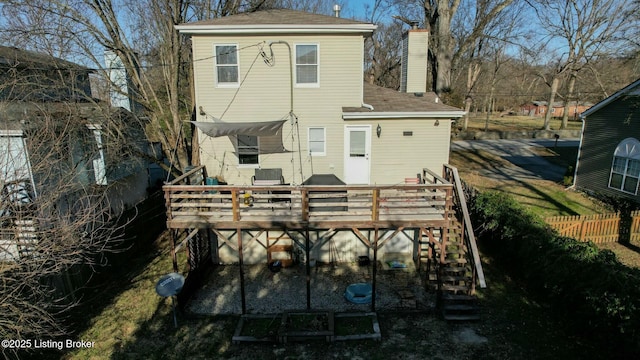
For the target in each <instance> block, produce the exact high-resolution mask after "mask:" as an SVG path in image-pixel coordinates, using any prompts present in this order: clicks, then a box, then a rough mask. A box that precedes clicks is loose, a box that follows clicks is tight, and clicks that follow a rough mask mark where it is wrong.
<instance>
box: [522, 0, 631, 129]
mask: <svg viewBox="0 0 640 360" xmlns="http://www.w3.org/2000/svg"><path fill="white" fill-rule="evenodd" d="M529 3H530V4H531V6H532V7H533V9H534V10H535V13H536V15H537V17H538V19H539V21H541V26H540V29H542V30H543V31H544V35H545V36H546V39H547V40H548V41H547V42H546V47H547V48H550V47H553V48H555V49H553V50H552V51H550V52H548V53H550V54H555V56H554V59H553V60H551V62H552V63H553V70H552V72H551V73H550V74H549V77H547V80H546V81H547V83H548V84H549V87H550V91H549V100H548V103H549V109H552V107H553V103H554V102H555V99H556V95H557V93H558V88H559V85H560V79H561V77H562V76H564V75H565V74H566V76H567V77H568V85H567V93H566V96H565V112H564V115H563V119H562V125H561V128H563V129H564V128H566V126H567V119H568V111H567V110H568V104H569V103H570V102H571V101H574V91H575V82H576V79H577V77H578V74H579V72H580V71H582V70H583V69H584V68H585V66H587V64H589V63H590V62H592V61H593V60H594V59H595V58H597V57H598V56H601V55H603V54H605V53H606V52H609V51H612V50H613V49H614V48H615V47H617V46H620V45H621V42H620V40H621V38H623V37H624V34H625V32H626V31H627V30H629V26H630V25H631V24H632V23H631V21H632V17H631V13H630V10H629V6H630V4H631V3H630V1H627V0H572V1H564V0H532V1H529ZM551 116H552V112H551V111H547V113H546V115H545V122H544V129H545V130H549V128H550V120H551Z"/></svg>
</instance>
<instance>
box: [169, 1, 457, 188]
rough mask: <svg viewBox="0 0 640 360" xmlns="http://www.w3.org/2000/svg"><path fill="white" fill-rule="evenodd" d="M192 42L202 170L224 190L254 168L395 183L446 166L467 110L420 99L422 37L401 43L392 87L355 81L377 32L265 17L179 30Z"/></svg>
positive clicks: (291, 178)
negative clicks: (398, 84)
mask: <svg viewBox="0 0 640 360" xmlns="http://www.w3.org/2000/svg"><path fill="white" fill-rule="evenodd" d="M177 28H178V29H179V31H180V32H181V33H182V34H187V35H189V36H190V38H191V42H192V48H193V59H194V62H193V69H194V84H193V86H194V88H195V103H196V108H197V109H198V114H197V123H196V125H197V126H198V128H199V129H201V130H204V133H205V134H206V133H209V134H210V135H212V136H215V137H212V136H206V135H204V134H202V136H200V137H199V139H200V141H199V147H200V156H201V161H202V164H203V165H205V166H206V167H207V170H208V173H209V175H211V176H221V177H223V178H224V179H225V181H227V182H228V183H230V184H250V183H251V177H252V176H253V175H254V173H255V169H256V168H267V169H271V168H278V169H282V174H283V177H284V179H285V182H286V183H290V184H301V183H302V182H304V181H305V179H306V178H308V177H309V176H311V175H312V174H335V175H336V176H337V177H338V178H339V179H342V180H343V181H344V182H345V183H347V184H395V183H399V182H404V180H405V178H414V177H416V174H418V173H420V172H421V171H422V169H423V168H425V167H426V168H430V169H433V170H435V171H437V172H441V169H442V165H443V164H445V163H447V162H448V159H449V139H450V128H451V120H452V119H456V118H459V117H461V116H462V115H463V111H461V110H459V109H457V108H454V107H451V106H447V105H444V104H442V103H441V102H440V101H439V99H438V98H437V97H436V96H435V94H433V93H427V92H426V82H427V78H426V76H427V40H428V33H427V32H426V31H425V30H419V29H412V30H409V31H408V32H407V34H405V37H404V43H403V50H404V55H403V59H404V61H403V68H402V79H403V82H402V89H401V91H400V92H398V91H394V90H390V89H385V88H381V87H378V86H374V85H370V84H368V83H366V82H363V71H364V69H363V61H364V58H365V54H364V51H365V48H364V38H365V37H367V36H371V34H372V33H373V31H374V30H375V28H376V26H375V25H373V24H369V23H364V22H360V21H355V20H350V19H343V18H339V17H332V16H325V15H317V14H309V13H304V12H299V11H293V10H285V9H280V10H267V11H259V12H255V13H247V14H239V15H234V16H228V17H224V18H219V19H213V20H207V21H200V22H195V23H189V24H182V25H179V26H177Z"/></svg>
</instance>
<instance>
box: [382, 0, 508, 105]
mask: <svg viewBox="0 0 640 360" xmlns="http://www.w3.org/2000/svg"><path fill="white" fill-rule="evenodd" d="M512 2H513V0H476V1H467V2H464V3H462V2H461V0H419V1H414V0H403V1H396V2H394V3H395V4H397V9H398V13H399V14H400V18H402V19H404V20H405V21H411V20H414V19H416V16H421V19H422V20H423V23H424V26H425V28H426V29H428V30H429V31H430V34H431V39H430V42H429V58H430V63H431V72H432V74H433V75H432V77H433V78H432V86H431V88H432V89H433V90H434V91H435V92H436V93H437V94H438V95H441V96H442V95H444V94H446V93H450V92H451V90H452V88H451V86H452V71H453V69H454V68H455V67H456V65H457V61H458V60H459V58H460V57H461V56H462V54H465V53H467V52H468V51H469V48H471V47H472V46H473V44H475V43H476V41H477V40H478V39H479V38H480V37H482V36H483V33H484V31H485V29H486V27H487V26H488V25H489V23H490V22H491V21H492V19H494V18H495V17H497V16H498V15H499V14H500V13H501V12H502V11H503V10H504V9H505V8H507V7H508V6H509V5H511V3H512ZM461 5H464V6H469V7H471V8H473V9H474V11H475V12H476V13H477V14H478V16H477V19H476V20H477V21H476V22H474V26H473V28H471V29H470V31H468V34H467V36H466V37H465V38H463V39H456V38H455V37H454V36H453V33H452V26H453V24H454V18H455V16H456V14H457V12H458V9H459V7H460V6H461Z"/></svg>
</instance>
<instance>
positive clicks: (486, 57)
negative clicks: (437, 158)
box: [452, 2, 521, 130]
mask: <svg viewBox="0 0 640 360" xmlns="http://www.w3.org/2000/svg"><path fill="white" fill-rule="evenodd" d="M487 5H488V4H486V3H482V2H478V3H477V6H479V8H477V9H470V8H461V9H460V11H459V16H458V19H457V20H456V22H455V24H456V26H454V29H455V30H453V32H452V33H453V34H454V36H455V38H456V39H458V40H459V41H458V42H460V43H464V42H465V41H466V39H467V38H469V37H470V34H472V33H473V31H476V30H475V29H478V28H479V27H484V30H483V31H482V33H481V34H480V35H479V36H476V39H475V41H474V42H470V43H469V45H468V46H466V47H467V52H459V55H458V56H457V59H458V60H457V63H458V67H460V68H466V69H467V76H466V84H465V93H464V98H465V112H466V115H465V117H464V119H463V125H462V128H463V129H464V130H466V129H467V124H468V119H469V113H470V109H471V104H472V103H473V99H474V93H475V91H476V87H477V85H478V80H479V79H480V74H481V71H482V70H483V69H484V68H487V66H484V65H485V63H488V65H492V64H493V65H494V66H493V70H492V71H491V73H490V78H491V81H490V82H489V83H491V92H492V93H493V92H494V91H495V86H496V82H497V80H498V70H499V69H500V65H499V64H500V63H501V62H502V60H500V59H504V58H505V56H504V53H505V52H506V49H507V48H508V47H511V48H515V47H517V46H519V44H518V43H517V41H518V38H519V37H520V36H521V34H519V27H520V26H521V25H520V24H521V22H520V18H521V15H520V14H521V11H520V10H521V9H520V8H521V7H520V6H516V5H513V6H510V7H507V8H505V9H504V10H502V11H501V12H499V13H497V14H496V16H495V17H494V18H492V19H489V20H488V22H487V23H486V25H480V23H481V22H483V21H487V20H486V19H485V18H484V13H483V11H484V9H483V8H484V7H486V6H487ZM471 10H476V11H471ZM470 11H471V12H470ZM460 73H461V72H460ZM490 97H492V96H490ZM491 101H492V100H491Z"/></svg>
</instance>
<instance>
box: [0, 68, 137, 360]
mask: <svg viewBox="0 0 640 360" xmlns="http://www.w3.org/2000/svg"><path fill="white" fill-rule="evenodd" d="M34 56H35V55H34ZM22 65H23V66H25V67H26V68H27V70H26V71H21V70H20V69H18V68H17V67H13V68H6V67H5V68H3V69H2V76H0V94H1V95H2V96H1V97H0V119H1V120H0V124H1V127H0V129H1V130H2V136H0V182H1V183H2V184H1V185H2V186H1V187H0V188H1V192H0V223H1V224H2V227H1V229H0V281H1V282H2V284H3V286H2V287H0V309H2V311H1V314H2V316H0V334H1V335H2V336H3V338H5V339H16V340H20V339H22V340H29V341H34V339H52V340H53V339H56V338H57V337H59V336H61V335H63V334H64V331H65V326H64V317H65V316H67V315H68V314H69V310H70V309H72V308H73V306H74V305H75V304H77V301H78V299H77V298H76V297H75V295H76V293H75V291H76V290H77V289H78V288H79V287H81V286H82V285H83V284H84V283H85V282H86V281H87V280H88V279H89V278H90V277H91V274H92V271H91V270H92V269H93V268H95V267H97V266H100V265H102V262H103V260H104V256H105V254H107V253H109V252H112V251H116V249H117V247H118V246H119V245H120V239H121V237H120V235H119V234H120V231H121V229H122V226H124V225H125V224H124V223H122V222H119V221H118V217H119V215H120V214H122V211H123V209H124V207H125V205H124V202H123V201H120V200H118V199H124V198H125V195H123V191H124V190H126V188H127V186H126V185H125V184H124V183H123V182H120V181H117V180H114V181H111V180H109V181H106V179H107V178H109V179H113V178H114V177H117V173H118V172H121V173H125V174H129V173H130V172H131V171H134V172H135V171H136V170H142V171H144V170H145V167H144V164H145V163H144V162H142V161H141V160H140V158H139V156H138V155H139V154H140V153H141V152H142V151H144V145H143V143H141V140H144V138H143V137H142V138H141V137H140V135H142V134H141V132H142V129H141V127H140V126H136V125H139V123H136V119H135V118H133V117H130V116H129V115H126V113H125V112H122V111H115V112H114V111H113V110H112V109H111V108H109V107H108V106H104V105H100V104H97V103H95V102H92V101H91V98H88V97H85V96H83V93H84V90H86V88H82V89H80V88H78V87H76V86H74V83H75V81H74V79H75V78H77V74H75V75H74V72H73V70H70V67H69V66H70V65H68V64H67V63H63V64H60V65H62V66H63V68H62V69H61V70H60V71H57V70H55V69H51V68H44V67H43V68H42V69H39V68H38V66H42V65H37V64H22ZM70 72H71V74H70ZM96 163H101V164H102V165H103V166H102V167H95V166H94V164H96ZM103 170H104V171H103ZM103 177H104V178H103ZM76 272H77V273H76ZM70 282H72V283H73V284H74V285H71V286H70ZM2 351H3V354H4V355H5V356H10V355H12V354H11V353H10V352H11V351H12V350H11V349H10V348H3V350H2Z"/></svg>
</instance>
